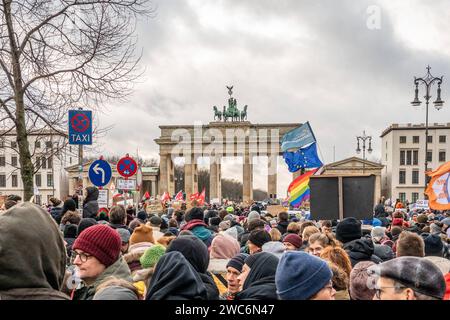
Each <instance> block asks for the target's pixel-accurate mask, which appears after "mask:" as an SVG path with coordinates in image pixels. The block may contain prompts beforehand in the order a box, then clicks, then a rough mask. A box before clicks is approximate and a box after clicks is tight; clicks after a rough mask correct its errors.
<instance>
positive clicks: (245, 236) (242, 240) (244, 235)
mask: <svg viewBox="0 0 450 320" xmlns="http://www.w3.org/2000/svg"><path fill="white" fill-rule="evenodd" d="M249 236H250V232H249V231H245V232H243V233H241V234H240V235H238V241H239V242H240V245H241V248H242V247H245V245H246V244H247V241H248V237H249Z"/></svg>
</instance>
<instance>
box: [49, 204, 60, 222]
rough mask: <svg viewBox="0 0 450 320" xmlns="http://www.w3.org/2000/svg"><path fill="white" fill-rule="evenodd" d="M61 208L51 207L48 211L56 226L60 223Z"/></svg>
mask: <svg viewBox="0 0 450 320" xmlns="http://www.w3.org/2000/svg"><path fill="white" fill-rule="evenodd" d="M62 212H63V208H62V207H53V208H51V210H50V215H51V216H52V217H53V219H55V221H56V223H57V224H60V223H61V218H62V216H63V213H62Z"/></svg>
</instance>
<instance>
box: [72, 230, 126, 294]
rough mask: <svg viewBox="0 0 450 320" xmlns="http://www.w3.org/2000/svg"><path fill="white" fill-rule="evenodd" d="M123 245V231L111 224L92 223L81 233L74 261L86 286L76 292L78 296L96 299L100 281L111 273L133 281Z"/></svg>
mask: <svg viewBox="0 0 450 320" xmlns="http://www.w3.org/2000/svg"><path fill="white" fill-rule="evenodd" d="M121 246H122V240H121V238H120V236H119V233H118V232H117V230H114V229H112V228H111V227H109V226H107V225H95V226H92V227H89V228H87V229H86V230H84V231H83V232H82V233H81V234H80V235H79V236H78V238H77V239H76V240H75V243H74V244H73V246H72V250H73V252H72V261H73V264H74V265H75V267H76V274H77V276H79V278H80V279H81V280H82V286H81V287H80V288H78V287H77V288H76V291H74V292H72V297H73V299H74V300H92V298H93V297H94V295H95V291H96V289H97V287H98V285H100V284H101V283H102V282H103V281H104V280H105V279H106V278H108V277H110V276H113V277H116V278H119V279H124V280H127V281H130V282H131V280H132V279H131V273H130V269H129V267H128V265H127V263H126V262H125V260H124V259H123V258H122V255H121Z"/></svg>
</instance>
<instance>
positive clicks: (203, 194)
mask: <svg viewBox="0 0 450 320" xmlns="http://www.w3.org/2000/svg"><path fill="white" fill-rule="evenodd" d="M205 197H206V195H205V188H203V191H202V193H200V195H199V196H198V203H199V204H200V205H203V204H204V203H205Z"/></svg>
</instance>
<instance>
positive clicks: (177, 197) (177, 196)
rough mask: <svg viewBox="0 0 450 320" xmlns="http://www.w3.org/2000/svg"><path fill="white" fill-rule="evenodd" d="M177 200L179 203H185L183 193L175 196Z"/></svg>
mask: <svg viewBox="0 0 450 320" xmlns="http://www.w3.org/2000/svg"><path fill="white" fill-rule="evenodd" d="M175 200H177V201H183V192H181V191H179V192H178V193H177V195H176V196H175Z"/></svg>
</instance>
